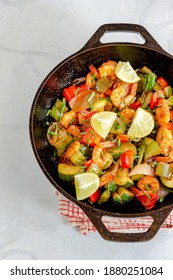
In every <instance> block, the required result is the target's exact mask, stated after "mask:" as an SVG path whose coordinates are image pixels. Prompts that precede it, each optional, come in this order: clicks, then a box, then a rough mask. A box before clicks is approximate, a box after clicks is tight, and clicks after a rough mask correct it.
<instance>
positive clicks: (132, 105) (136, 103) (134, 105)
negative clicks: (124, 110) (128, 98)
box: [130, 99, 142, 110]
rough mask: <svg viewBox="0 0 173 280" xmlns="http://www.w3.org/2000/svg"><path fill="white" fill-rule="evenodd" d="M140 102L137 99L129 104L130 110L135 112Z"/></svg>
mask: <svg viewBox="0 0 173 280" xmlns="http://www.w3.org/2000/svg"><path fill="white" fill-rule="evenodd" d="M141 105H142V104H141V102H140V100H139V99H137V100H136V101H135V102H133V103H132V104H130V109H133V110H137V109H138V108H139V107H140V106H141Z"/></svg>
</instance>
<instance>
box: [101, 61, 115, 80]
mask: <svg viewBox="0 0 173 280" xmlns="http://www.w3.org/2000/svg"><path fill="white" fill-rule="evenodd" d="M116 65H117V63H116V62H115V61H112V60H108V61H107V62H104V63H103V64H102V65H101V66H100V67H99V68H98V71H99V74H100V77H101V78H102V77H110V78H112V79H115V78H116V75H115V69H116Z"/></svg>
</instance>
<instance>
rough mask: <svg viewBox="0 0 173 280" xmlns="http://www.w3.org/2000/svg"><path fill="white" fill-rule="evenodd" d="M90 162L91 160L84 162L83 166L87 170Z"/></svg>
mask: <svg viewBox="0 0 173 280" xmlns="http://www.w3.org/2000/svg"><path fill="white" fill-rule="evenodd" d="M92 162H93V161H92V159H89V160H87V161H85V162H84V165H85V166H86V168H87V169H88V167H90V165H91V163H92Z"/></svg>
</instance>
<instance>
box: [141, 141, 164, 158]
mask: <svg viewBox="0 0 173 280" xmlns="http://www.w3.org/2000/svg"><path fill="white" fill-rule="evenodd" d="M159 154H160V146H159V144H158V143H157V141H152V142H151V143H150V144H148V145H147V146H146V149H145V153H144V160H145V161H146V160H148V159H149V158H151V157H153V156H157V155H159Z"/></svg>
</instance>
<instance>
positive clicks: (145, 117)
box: [127, 107, 154, 138]
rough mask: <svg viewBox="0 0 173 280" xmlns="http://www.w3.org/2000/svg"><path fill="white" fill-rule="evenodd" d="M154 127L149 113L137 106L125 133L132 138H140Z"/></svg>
mask: <svg viewBox="0 0 173 280" xmlns="http://www.w3.org/2000/svg"><path fill="white" fill-rule="evenodd" d="M153 128H154V119H153V116H152V114H151V113H149V112H148V111H146V110H144V109H142V108H140V107H139V108H138V109H137V110H136V113H135V116H134V118H133V121H132V123H131V126H130V128H129V130H128V132H127V135H128V136H130V137H132V138H142V137H145V136H147V135H149V134H150V133H151V132H152V130H153Z"/></svg>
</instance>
